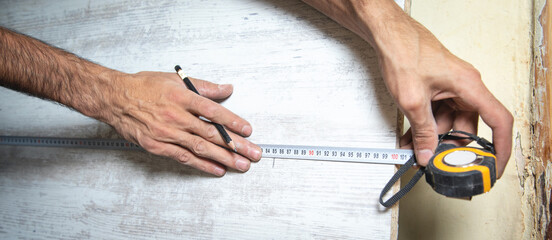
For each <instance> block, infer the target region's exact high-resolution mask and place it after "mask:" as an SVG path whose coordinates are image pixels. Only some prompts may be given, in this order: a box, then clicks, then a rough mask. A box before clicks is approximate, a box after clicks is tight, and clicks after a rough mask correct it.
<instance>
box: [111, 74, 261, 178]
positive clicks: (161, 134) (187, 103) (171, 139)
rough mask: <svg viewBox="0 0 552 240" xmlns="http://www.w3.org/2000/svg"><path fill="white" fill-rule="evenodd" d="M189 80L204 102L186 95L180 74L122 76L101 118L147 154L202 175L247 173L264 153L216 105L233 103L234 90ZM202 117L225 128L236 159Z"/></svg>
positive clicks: (244, 126) (245, 127) (240, 123)
mask: <svg viewBox="0 0 552 240" xmlns="http://www.w3.org/2000/svg"><path fill="white" fill-rule="evenodd" d="M190 80H191V81H192V82H193V84H194V86H195V87H196V88H197V90H198V91H199V93H200V94H201V96H199V95H197V94H195V93H194V92H192V91H190V90H188V89H187V88H186V86H185V84H184V83H183V81H182V79H180V78H179V77H178V75H177V74H176V73H162V72H140V73H137V74H126V75H122V77H120V78H118V81H119V82H118V83H121V84H122V86H121V87H117V88H115V89H111V90H112V94H110V95H109V96H112V97H111V99H109V100H108V102H109V103H110V104H109V105H108V108H109V111H107V113H105V114H103V117H102V118H103V119H105V120H104V121H106V122H107V123H109V124H110V125H111V126H113V127H114V128H115V129H116V130H117V131H118V132H119V133H120V134H121V135H122V136H123V137H124V138H126V139H127V140H130V141H132V142H135V143H137V144H139V145H140V146H142V147H143V148H144V149H145V150H147V151H149V152H151V153H153V154H156V155H161V156H166V157H169V158H172V159H175V160H177V161H178V162H180V163H182V164H185V165H189V166H192V167H194V168H197V169H199V170H201V171H204V172H207V173H211V174H213V175H216V176H223V175H224V174H225V172H226V169H225V166H226V167H230V168H233V169H237V170H239V171H241V172H245V171H247V170H249V167H250V162H251V161H259V160H260V159H261V149H260V147H258V146H257V145H255V144H253V143H251V142H249V141H248V140H246V139H244V137H247V136H249V135H251V132H252V128H251V125H250V124H249V123H248V122H247V121H245V120H244V119H242V118H240V117H239V116H237V115H236V114H234V113H232V112H231V111H229V110H228V109H226V108H224V107H222V106H221V105H219V104H217V103H216V102H214V101H213V100H221V99H225V98H227V97H229V96H230V95H231V94H232V86H231V85H218V84H214V83H210V82H207V81H203V80H198V79H192V78H190ZM116 86H119V85H116ZM198 116H203V117H205V118H206V119H209V120H211V121H213V122H216V123H219V124H222V125H223V126H224V127H225V128H226V130H227V131H228V134H229V135H230V137H231V138H232V140H233V142H234V144H235V145H236V149H237V152H238V153H235V152H233V151H230V150H228V149H226V148H225V147H221V146H226V143H225V142H224V140H223V139H222V137H221V135H220V134H219V132H218V131H217V129H216V128H215V126H214V125H213V124H210V123H208V122H205V121H203V120H201V119H199V117H198Z"/></svg>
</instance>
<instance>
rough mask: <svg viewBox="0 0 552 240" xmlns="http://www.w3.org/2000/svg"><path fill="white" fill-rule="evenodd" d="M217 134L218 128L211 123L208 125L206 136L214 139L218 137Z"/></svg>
mask: <svg viewBox="0 0 552 240" xmlns="http://www.w3.org/2000/svg"><path fill="white" fill-rule="evenodd" d="M217 135H218V131H217V128H216V127H215V126H214V125H212V124H209V126H208V127H207V132H206V138H207V139H208V140H211V141H212V140H215V139H216V137H217Z"/></svg>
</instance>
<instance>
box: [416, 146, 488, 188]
mask: <svg viewBox="0 0 552 240" xmlns="http://www.w3.org/2000/svg"><path fill="white" fill-rule="evenodd" d="M439 148H440V149H438V152H437V153H436V154H435V155H434V156H433V157H432V158H431V159H430V160H429V163H428V165H427V166H426V168H425V174H426V181H427V183H429V185H431V187H432V188H433V190H435V191H436V192H438V193H440V194H442V195H445V196H447V197H455V198H465V197H471V196H474V195H478V194H481V193H486V192H488V191H490V190H491V187H492V186H494V183H495V182H496V166H495V163H496V157H495V156H494V154H493V153H491V152H490V151H488V150H485V149H480V148H473V147H457V146H455V145H452V144H441V145H440V146H439Z"/></svg>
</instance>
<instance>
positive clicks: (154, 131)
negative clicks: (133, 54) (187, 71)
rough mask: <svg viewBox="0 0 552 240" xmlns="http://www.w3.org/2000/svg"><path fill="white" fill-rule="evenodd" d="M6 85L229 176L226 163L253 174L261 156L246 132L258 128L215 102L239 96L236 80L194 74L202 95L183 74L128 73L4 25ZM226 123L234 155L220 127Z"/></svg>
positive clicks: (1, 75) (1, 77)
mask: <svg viewBox="0 0 552 240" xmlns="http://www.w3.org/2000/svg"><path fill="white" fill-rule="evenodd" d="M0 52H1V54H0V85H1V86H4V87H7V88H11V89H14V90H17V91H20V92H24V93H28V94H30V95H33V96H37V97H40V98H43V99H49V100H53V101H56V102H59V103H62V104H64V105H66V106H68V107H71V108H73V109H75V110H77V111H79V112H81V113H83V114H84V115H87V116H89V117H93V118H96V119H98V120H100V121H103V122H106V123H107V124H109V125H111V126H113V127H114V128H115V129H116V130H117V131H118V132H119V133H120V134H121V135H122V136H123V137H124V138H126V139H127V140H130V141H133V142H135V143H138V144H140V145H141V146H142V147H143V148H144V149H146V150H148V151H150V152H152V153H154V154H157V155H162V156H166V157H170V158H173V159H175V160H177V161H179V162H181V163H183V164H186V165H190V166H192V167H195V168H197V169H200V170H202V171H205V172H208V173H211V174H214V175H217V176H222V175H224V174H225V172H226V167H230V168H234V169H237V170H239V171H247V170H248V169H249V167H250V161H258V160H259V159H260V158H261V152H260V148H259V147H258V146H256V145H255V144H253V143H251V142H249V141H247V140H245V139H244V137H246V136H249V135H250V134H251V131H252V129H251V125H250V124H249V123H248V122H247V121H245V120H244V119H242V118H240V117H239V116H237V115H235V114H234V113H232V112H230V111H229V110H227V109H225V108H224V107H222V106H220V105H219V104H217V103H216V102H214V101H212V100H217V99H224V98H227V97H229V96H230V94H231V93H232V86H231V85H217V84H213V83H210V82H207V81H202V80H198V79H192V81H193V82H194V85H195V86H196V87H197V89H198V90H199V92H200V94H201V96H199V95H197V94H195V93H193V92H191V91H189V90H188V89H187V88H186V86H185V85H184V83H183V82H182V80H181V79H180V78H179V77H178V76H177V74H176V73H161V72H140V73H136V74H127V73H122V72H119V71H116V70H113V69H109V68H106V67H103V66H100V65H98V64H95V63H93V62H90V61H87V60H85V59H82V58H80V57H78V56H76V55H74V54H71V53H68V52H66V51H64V50H62V49H59V48H56V47H52V46H50V45H48V44H46V43H44V42H41V41H39V40H37V39H34V38H31V37H28V36H25V35H22V34H19V33H16V32H13V31H11V30H8V29H6V28H2V27H0ZM197 116H203V117H205V118H207V119H209V120H211V121H213V122H217V123H220V124H222V125H224V126H225V127H226V128H227V129H228V130H230V132H229V134H230V136H231V138H232V139H233V140H234V143H235V144H236V148H237V152H238V153H234V152H231V151H229V150H227V149H224V148H222V147H220V146H224V145H225V142H224V140H223V139H222V137H221V136H220V135H219V134H218V131H217V130H216V128H215V127H214V126H213V125H212V124H209V123H207V122H205V121H203V120H201V119H199V118H198V117H197Z"/></svg>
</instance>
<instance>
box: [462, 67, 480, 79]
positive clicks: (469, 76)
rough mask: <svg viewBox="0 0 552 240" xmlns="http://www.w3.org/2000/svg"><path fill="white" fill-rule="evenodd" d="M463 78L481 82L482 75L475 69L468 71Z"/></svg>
mask: <svg viewBox="0 0 552 240" xmlns="http://www.w3.org/2000/svg"><path fill="white" fill-rule="evenodd" d="M462 77H464V78H466V79H469V80H474V81H481V73H480V72H479V71H478V70H477V69H475V68H473V67H471V68H469V69H466V70H465V71H464V73H463V74H462Z"/></svg>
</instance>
